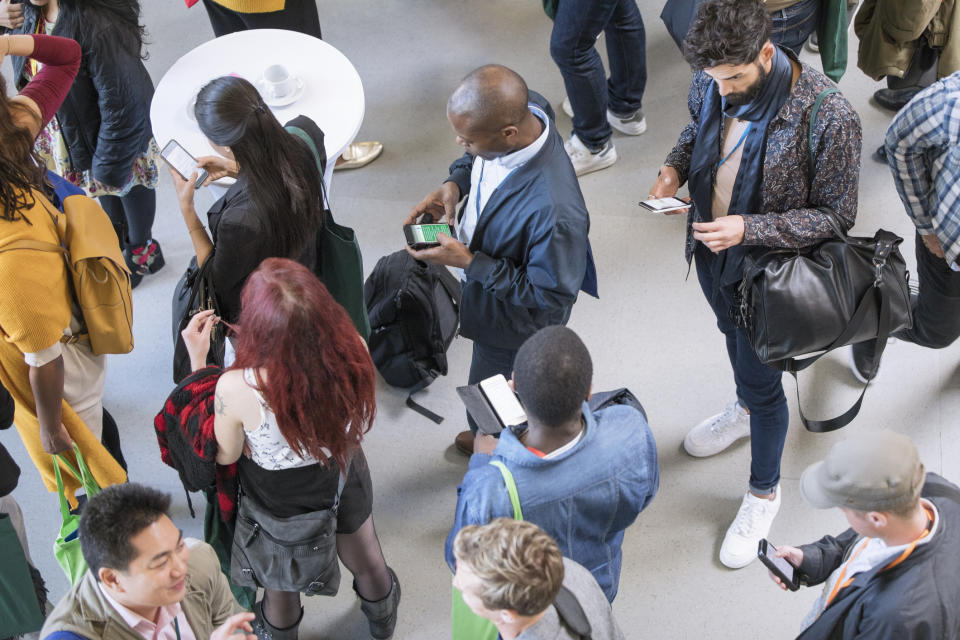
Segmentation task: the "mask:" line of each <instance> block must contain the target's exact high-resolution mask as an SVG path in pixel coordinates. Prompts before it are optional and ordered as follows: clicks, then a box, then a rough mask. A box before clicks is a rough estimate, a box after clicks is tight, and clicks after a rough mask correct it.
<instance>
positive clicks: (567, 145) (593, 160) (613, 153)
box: [563, 134, 617, 176]
mask: <svg viewBox="0 0 960 640" xmlns="http://www.w3.org/2000/svg"><path fill="white" fill-rule="evenodd" d="M563 148H564V149H566V151H567V155H568V156H570V162H571V163H573V169H574V170H575V171H576V172H577V175H578V176H582V175H584V174H586V173H590V172H591V171H599V170H600V169H606V168H607V167H609V166H610V165H612V164H613V163H614V162H616V161H617V149H616V147H614V146H613V141H612V140H607V142H606V143H605V144H604V145H603V149H600V151H597V152H596V153H593V152H591V151H590V149H587V147H586V145H584V144H583V143H582V142H580V138H578V137H577V134H573V135H572V136H570V139H569V140H567V141H566V142H564V143H563Z"/></svg>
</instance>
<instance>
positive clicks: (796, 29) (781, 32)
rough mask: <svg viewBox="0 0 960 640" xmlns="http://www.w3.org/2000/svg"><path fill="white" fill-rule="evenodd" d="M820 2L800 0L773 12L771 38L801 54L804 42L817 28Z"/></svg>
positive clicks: (819, 0)
mask: <svg viewBox="0 0 960 640" xmlns="http://www.w3.org/2000/svg"><path fill="white" fill-rule="evenodd" d="M820 2H821V0H800V2H798V3H797V4H795V5H792V6H789V7H787V8H786V9H781V10H780V11H774V12H773V13H771V14H770V18H771V19H772V20H773V29H772V31H771V32H770V40H771V41H772V42H773V43H774V44H778V45H780V46H781V47H786V48H787V49H790V50H792V51H793V52H794V53H796V54H798V55H799V54H800V48H801V47H803V43H804V42H806V41H807V38H809V37H810V34H811V33H813V32H814V31H816V30H817V21H818V20H819V18H820Z"/></svg>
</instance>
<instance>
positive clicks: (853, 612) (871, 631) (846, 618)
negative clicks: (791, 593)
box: [798, 473, 960, 640]
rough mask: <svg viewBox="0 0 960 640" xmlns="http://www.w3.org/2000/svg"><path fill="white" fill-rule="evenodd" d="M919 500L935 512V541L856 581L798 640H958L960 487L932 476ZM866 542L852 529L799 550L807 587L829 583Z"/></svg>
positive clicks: (959, 607)
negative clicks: (905, 557) (898, 562)
mask: <svg viewBox="0 0 960 640" xmlns="http://www.w3.org/2000/svg"><path fill="white" fill-rule="evenodd" d="M921 495H922V496H923V497H925V498H927V499H928V500H930V501H931V502H932V503H933V504H934V505H936V507H937V512H938V515H939V521H938V524H937V530H936V533H935V534H934V536H933V539H931V540H930V542H928V543H926V544H922V545H920V546H918V547H917V548H916V549H915V550H914V552H913V553H911V554H910V555H909V556H908V557H907V559H906V560H904V561H903V562H902V563H900V564H899V565H897V566H895V567H892V568H891V569H888V570H887V571H882V567H876V568H874V569H872V570H871V571H866V572H863V573H859V574H857V575H856V576H855V578H854V581H853V583H852V584H851V585H850V586H849V587H847V588H845V589H841V590H840V591H839V592H838V593H837V596H836V597H835V598H834V600H833V602H831V603H830V606H828V607H827V608H826V609H825V610H824V611H823V613H822V614H821V615H820V617H819V618H817V620H816V621H815V622H814V623H813V624H812V625H810V626H809V627H807V629H805V630H804V632H803V633H801V634H800V635H799V636H798V638H802V639H803V640H822V639H826V638H829V639H831V640H834V639H836V640H841V639H842V640H853V639H854V638H858V639H863V640H958V639H960V487H957V486H956V485H954V484H952V483H950V482H948V481H946V480H944V479H943V478H941V477H940V476H938V475H936V474H933V473H928V474H927V479H926V483H925V484H924V486H923V493H922V494H921ZM860 539H861V538H860V536H859V535H858V534H857V533H856V532H855V531H854V530H853V529H848V530H847V531H845V532H843V533H842V534H840V535H839V536H837V537H833V536H825V537H823V538H821V539H820V540H819V541H817V542H815V543H813V544H808V545H804V546H802V547H800V548H801V549H802V550H803V563H802V564H801V565H800V571H801V572H802V573H803V574H806V576H807V583H808V584H810V585H815V584H820V583H822V582H824V581H825V580H826V579H827V578H829V577H830V574H831V573H833V571H834V570H835V569H836V568H837V567H839V566H840V565H841V564H843V562H844V561H845V560H846V558H847V556H848V554H849V553H850V551H851V549H853V547H854V545H855V544H856V543H857V542H858V541H859V540H860Z"/></svg>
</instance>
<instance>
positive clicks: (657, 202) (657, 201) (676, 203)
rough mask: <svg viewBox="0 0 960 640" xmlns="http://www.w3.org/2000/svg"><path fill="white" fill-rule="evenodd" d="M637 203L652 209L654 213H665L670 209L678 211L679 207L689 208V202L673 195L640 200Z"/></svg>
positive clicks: (649, 209)
mask: <svg viewBox="0 0 960 640" xmlns="http://www.w3.org/2000/svg"><path fill="white" fill-rule="evenodd" d="M638 204H639V205H640V206H641V207H643V208H644V209H646V210H647V211H654V212H656V213H667V212H670V211H679V210H680V209H689V208H690V203H689V202H687V201H685V200H681V199H680V198H676V197H674V196H668V197H666V198H651V199H649V200H641V201H640V202H639V203H638Z"/></svg>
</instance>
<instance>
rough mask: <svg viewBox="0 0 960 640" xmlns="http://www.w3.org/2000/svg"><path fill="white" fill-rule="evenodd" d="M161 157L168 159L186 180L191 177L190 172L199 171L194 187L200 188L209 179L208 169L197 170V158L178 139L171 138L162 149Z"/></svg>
mask: <svg viewBox="0 0 960 640" xmlns="http://www.w3.org/2000/svg"><path fill="white" fill-rule="evenodd" d="M160 157H161V158H163V159H164V160H166V162H167V164H168V165H170V166H171V167H173V170H174V171H176V172H177V173H179V174H180V177H181V178H183V179H184V180H189V179H190V174H191V173H193V172H194V171H197V181H196V182H195V183H194V185H193V186H194V188H195V189H199V188H200V187H202V186H203V183H204V181H205V180H206V179H207V175H208V174H207V170H206V169H200V170H199V171H198V170H197V159H196V158H194V157H193V156H192V155H190V152H189V151H187V150H186V149H184V148H183V147H182V146H180V143H179V142H177V141H176V140H171V141H170V142H168V143H167V144H166V146H164V147H163V149H162V150H161V151H160Z"/></svg>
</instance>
